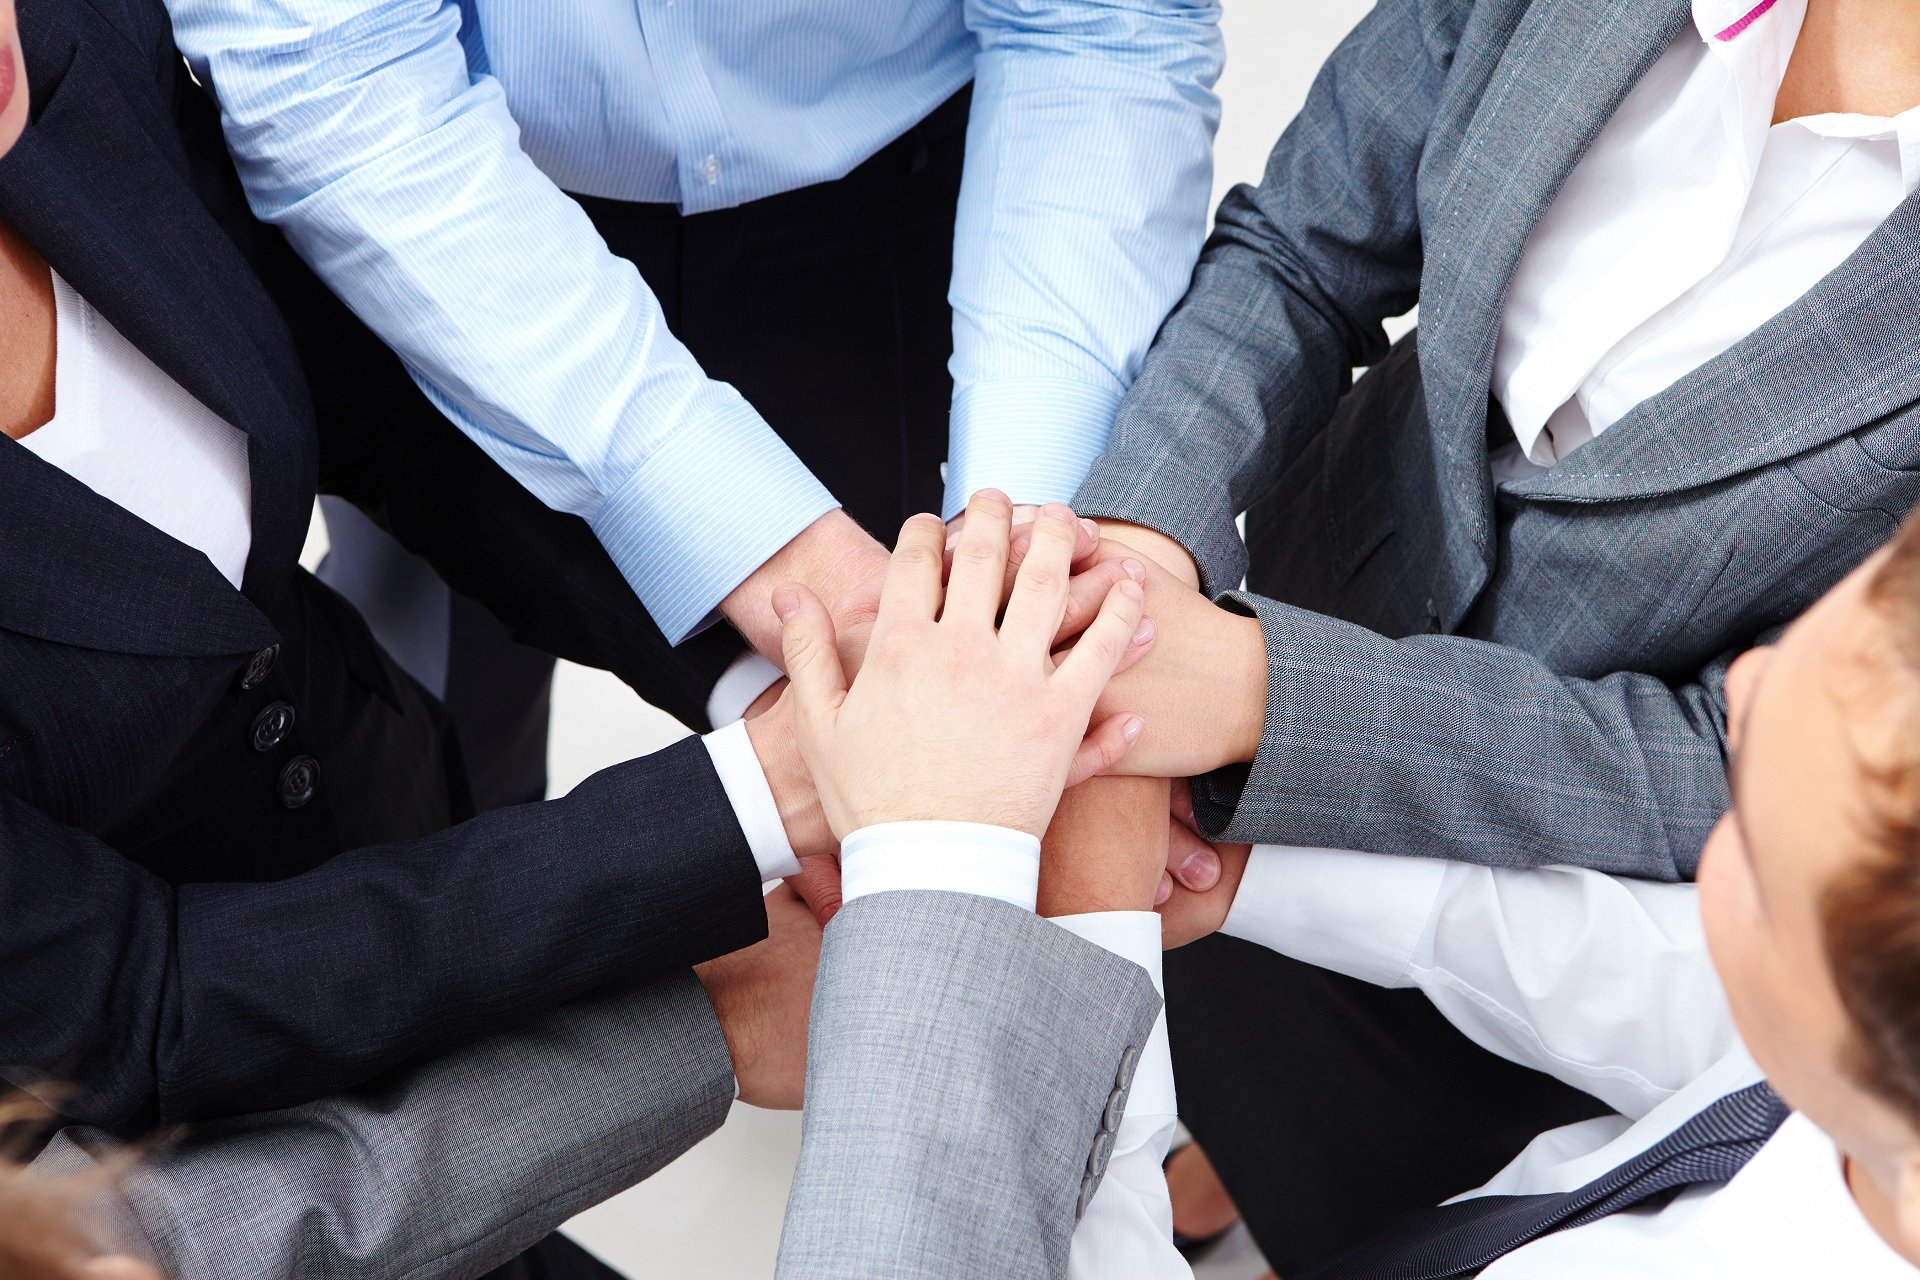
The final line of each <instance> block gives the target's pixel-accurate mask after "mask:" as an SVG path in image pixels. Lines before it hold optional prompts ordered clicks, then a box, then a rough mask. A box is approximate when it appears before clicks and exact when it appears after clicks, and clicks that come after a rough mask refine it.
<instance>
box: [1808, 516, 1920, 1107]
mask: <svg viewBox="0 0 1920 1280" xmlns="http://www.w3.org/2000/svg"><path fill="white" fill-rule="evenodd" d="M1867 600H1868V602H1869V604H1870V605H1871V607H1872V608H1873V609H1874V611H1875V612H1876V613H1878V614H1879V615H1880V618H1881V620H1882V621H1883V622H1884V623H1885V624H1886V626H1885V628H1884V643H1883V644H1877V645H1873V646H1871V647H1870V648H1869V653H1871V654H1872V655H1873V665H1875V666H1877V667H1878V668H1879V669H1878V670H1877V671H1876V672H1874V677H1873V681H1872V683H1873V684H1874V685H1875V686H1876V693H1877V696H1878V698H1879V702H1880V705H1882V706H1886V707H1890V708H1892V709H1893V710H1894V713H1895V715H1896V716H1897V718H1898V723H1897V724H1895V725H1893V726H1892V727H1893V729H1894V731H1895V732H1894V736H1892V737H1891V738H1889V739H1886V740H1887V741H1889V742H1891V743H1892V744H1894V745H1893V749H1891V750H1876V751H1874V752H1873V753H1872V754H1873V755H1874V756H1875V757H1878V758H1876V759H1873V760H1869V761H1867V762H1865V768H1866V773H1867V776H1868V779H1869V786H1868V812H1867V814H1866V821H1865V824H1864V827H1863V830H1864V834H1865V836H1866V840H1867V843H1868V845H1869V847H1870V853H1869V855H1868V856H1867V858H1866V859H1865V860H1863V861H1862V862H1861V863H1860V865H1859V866H1857V867H1855V868H1853V869H1851V870H1849V871H1847V872H1845V873H1843V874H1842V875H1841V876H1840V877H1839V879H1838V880H1837V881H1836V882H1835V883H1834V885H1833V886H1832V887H1831V888H1830V889H1829V890H1828V891H1827V894H1826V898H1825V901H1824V902H1823V904H1822V924H1823V927H1824V932H1825V935H1826V946H1827V960H1828V964H1829V965H1830V966H1831V968H1832V970H1833V979H1834V983H1835V985H1836V986H1837V987H1838V988H1839V992H1840V1003H1841V1004H1842V1006H1844V1007H1845V1009H1846V1011H1847V1015H1848V1018H1849V1019H1850V1021H1851V1022H1852V1024H1853V1043H1852V1044H1850V1045H1849V1046H1848V1047H1847V1050H1846V1062H1845V1066H1846V1069H1847V1070H1848V1072H1849V1073H1850V1074H1851V1075H1852V1076H1853V1077H1854V1078H1855V1079H1856V1080H1857V1081H1858V1082H1859V1083H1860V1084H1861V1086H1862V1087H1864V1088H1866V1089H1867V1090H1869V1091H1870V1092H1872V1093H1874V1094H1876V1095H1878V1096H1879V1097H1880V1098H1881V1099H1882V1100H1883V1101H1885V1102H1887V1103H1889V1104H1890V1105H1892V1106H1893V1107H1895V1108H1896V1109H1898V1110H1899V1112H1900V1113H1901V1114H1902V1115H1903V1116H1905V1117H1906V1119H1907V1123H1908V1124H1909V1125H1911V1126H1913V1128H1914V1129H1915V1130H1916V1131H1920V714H1916V712H1920V517H1909V518H1908V519H1907V521H1906V522H1905V523H1904V524H1903V525H1901V527H1900V530H1899V532H1897V533H1896V534H1894V536H1893V541H1892V542H1891V543H1890V544H1889V546H1888V548H1887V556H1886V559H1885V560H1884V561H1883V562H1882V563H1881V565H1880V566H1879V568H1878V569H1877V570H1876V571H1875V573H1874V576H1873V579H1872V581H1871V582H1870V583H1869V584H1868V586H1867ZM1896 690H1898V692H1895V691H1896ZM1890 693H1891V695H1892V696H1891V697H1889V696H1888V695H1889V694H1890ZM1876 740H1878V734H1877V733H1876Z"/></svg>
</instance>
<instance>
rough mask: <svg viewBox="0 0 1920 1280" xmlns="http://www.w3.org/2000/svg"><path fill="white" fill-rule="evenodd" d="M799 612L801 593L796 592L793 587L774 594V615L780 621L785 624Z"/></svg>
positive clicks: (784, 588)
mask: <svg viewBox="0 0 1920 1280" xmlns="http://www.w3.org/2000/svg"><path fill="white" fill-rule="evenodd" d="M798 612H800V593H799V592H798V591H795V590H794V589H793V588H792V587H782V588H780V589H779V590H778V591H776V592H774V593H773V613H774V616H775V617H777V618H779V619H780V621H782V622H785V621H786V620H787V619H788V618H791V617H792V616H793V615H794V614H796V613H798Z"/></svg>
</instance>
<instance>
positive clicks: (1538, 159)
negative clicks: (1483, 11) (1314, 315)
mask: <svg viewBox="0 0 1920 1280" xmlns="http://www.w3.org/2000/svg"><path fill="white" fill-rule="evenodd" d="M1691 17H1692V6H1691V4H1690V2H1689V0H1541V2H1539V3H1535V4H1533V5H1531V6H1529V7H1528V9H1527V11H1526V13H1525V15H1524V16H1523V17H1522V18H1521V20H1520V22H1519V24H1518V25H1517V26H1516V27H1515V29H1514V33H1513V36H1512V39H1511V40H1510V41H1509V42H1508V44H1507V47H1506V50H1505V52H1504V53H1503V54H1502V56H1501V58H1500V60H1499V62H1498V64H1497V65H1495V66H1494V67H1493V68H1492V70H1491V74H1490V75H1489V77H1488V79H1487V82H1486V83H1485V85H1484V86H1482V87H1481V90H1480V97H1479V105H1478V107H1477V108H1476V110H1475V111H1474V114H1473V116H1472V118H1471V120H1470V122H1469V123H1468V124H1467V126H1466V127H1465V129H1464V130H1463V131H1462V132H1461V134H1460V137H1459V140H1458V142H1457V143H1455V144H1454V147H1453V163H1452V165H1451V168H1450V169H1448V170H1447V171H1446V173H1445V176H1444V177H1443V178H1442V179H1441V181H1440V182H1439V184H1438V185H1437V186H1436V187H1435V188H1434V189H1433V190H1431V191H1426V192H1423V193H1422V197H1421V204H1422V207H1423V213H1424V216H1425V218H1426V222H1427V245H1428V250H1427V259H1426V266H1425V270H1424V273H1423V277H1422V281H1421V290H1420V327H1421V333H1422V337H1421V341H1420V366H1421V382H1422V385H1423V386H1424V388H1425V392H1426V399H1427V413H1428V417H1429V420H1430V424H1431V428H1432V431H1433V433H1434V438H1435V446H1436V448H1437V449H1438V450H1440V452H1441V454H1442V455H1443V462H1444V464H1445V467H1446V470H1447V471H1448V472H1449V473H1450V474H1451V476H1452V478H1453V488H1454V489H1455V490H1456V492H1457V493H1458V494H1459V495H1460V497H1461V498H1462V499H1463V500H1465V501H1466V502H1467V504H1468V506H1469V511H1468V512H1467V513H1466V514H1468V515H1469V516H1470V518H1469V519H1468V520H1466V521H1456V522H1454V523H1459V524H1464V525H1465V526H1466V527H1469V528H1471V529H1472V530H1473V531H1474V535H1475V538H1476V540H1477V542H1478V544H1479V549H1480V552H1481V554H1482V555H1483V556H1491V554H1492V547H1491V536H1490V529H1491V521H1490V519H1489V515H1490V512H1491V501H1492V490H1491V482H1490V480H1489V478H1488V476H1487V451H1486V424H1487V397H1488V393H1489V390H1490V386H1491V383H1492V378H1493V353H1494V346H1495V343H1496V342H1497V340H1498V338H1499V333H1500V320H1501V315H1502V313H1503V312H1504V310H1505V307H1506V299H1507V290H1508V287H1509V285H1510V284H1511V282H1512V280H1513V273H1514V271H1515V270H1516V268H1517V267H1518V266H1519V262H1520V254H1521V251H1522V250H1523V249H1524V248H1525V246H1526V242H1527V238H1528V237H1529V236H1530V235H1532V233H1533V229H1534V227H1535V226H1536V225H1537V224H1538V223H1539V221H1540V219H1541V218H1542V217H1543V216H1545V214H1546V212H1547V210H1548V208H1550V207H1551V205H1552V203H1553V200H1554V197H1555V196H1556V195H1557V194H1558V193H1559V191H1560V187H1561V185H1562V183H1564V182H1565V180H1566V178H1567V175H1568V174H1569V173H1571V172H1572V171H1573V168H1574V166H1575V165H1576V164H1578V163H1579V161H1580V158H1581V157H1582V156H1583V155H1585V154H1586V151H1587V148H1588V147H1589V146H1590V145H1592V143H1593V140H1594V138H1595V137H1596V136H1597V135H1598V134H1599V132H1600V130H1601V128H1602V127H1603V126H1604V125H1605V124H1606V122H1607V120H1608V119H1609V118H1611V117H1612V115H1613V113H1614V111H1615V110H1617V109H1618V107H1619V105H1620V103H1621V101H1622V100H1623V99H1625V97H1626V96H1627V94H1628V93H1629V92H1631V91H1632V89H1633V86H1634V85H1635V84H1636V83H1638V82H1639V80H1640V78H1641V76H1643V75H1645V74H1646V72H1647V69H1648V68H1649V67H1651V66H1652V65H1653V64H1654V62H1655V61H1656V60H1658V59H1659V58H1660V56H1661V55H1662V54H1664V53H1665V52H1666V51H1667V49H1668V47H1669V46H1670V45H1672V43H1673V41H1674V39H1675V37H1676V36H1678V35H1679V34H1680V32H1681V31H1682V30H1683V29H1685V28H1686V27H1687V26H1688V24H1689V23H1690V21H1691Z"/></svg>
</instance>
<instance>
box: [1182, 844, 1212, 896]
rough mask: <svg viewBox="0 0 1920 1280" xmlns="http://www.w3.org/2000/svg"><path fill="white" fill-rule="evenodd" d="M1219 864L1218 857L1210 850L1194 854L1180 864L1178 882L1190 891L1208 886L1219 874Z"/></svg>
mask: <svg viewBox="0 0 1920 1280" xmlns="http://www.w3.org/2000/svg"><path fill="white" fill-rule="evenodd" d="M1219 863H1220V859H1219V857H1218V856H1217V855H1215V854H1214V852H1213V851H1212V850H1211V849H1203V850H1201V851H1199V852H1197V853H1194V854H1192V855H1191V856H1189V857H1188V858H1187V860H1186V861H1185V862H1183V863H1181V864H1180V882H1181V883H1182V884H1184V885H1186V886H1187V887H1188V888H1190V889H1200V888H1204V887H1207V886H1210V885H1212V884H1213V879H1214V877H1215V876H1217V875H1218V874H1219V873H1220V867H1219Z"/></svg>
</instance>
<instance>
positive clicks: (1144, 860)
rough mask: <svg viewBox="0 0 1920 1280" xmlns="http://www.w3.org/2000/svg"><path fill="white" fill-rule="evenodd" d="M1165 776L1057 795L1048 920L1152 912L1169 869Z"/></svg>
mask: <svg viewBox="0 0 1920 1280" xmlns="http://www.w3.org/2000/svg"><path fill="white" fill-rule="evenodd" d="M1169 786H1170V784H1169V783H1168V781H1167V780H1166V779H1165V778H1131V777H1106V778H1092V779H1089V780H1088V781H1086V782H1083V783H1081V784H1080V785H1079V786H1077V787H1075V788H1073V789H1072V790H1071V791H1068V792H1067V793H1066V794H1065V795H1064V796H1062V797H1061V798H1060V808H1059V809H1058V810H1057V811H1056V812H1055V814H1054V820H1053V825H1052V826H1051V827H1049V828H1048V829H1047V834H1046V838H1045V841H1044V843H1043V844H1042V846H1041V864H1040V865H1041V873H1040V893H1039V898H1038V901H1037V905H1036V909H1037V910H1038V911H1039V913H1040V914H1041V915H1043V916H1071V915H1086V914H1090V913H1093V912H1099V911H1151V910H1152V909H1153V895H1154V890H1155V889H1157V888H1158V887H1159V884H1160V873H1161V872H1162V871H1163V870H1164V869H1165V868H1166V865H1167V801H1168V788H1169Z"/></svg>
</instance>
